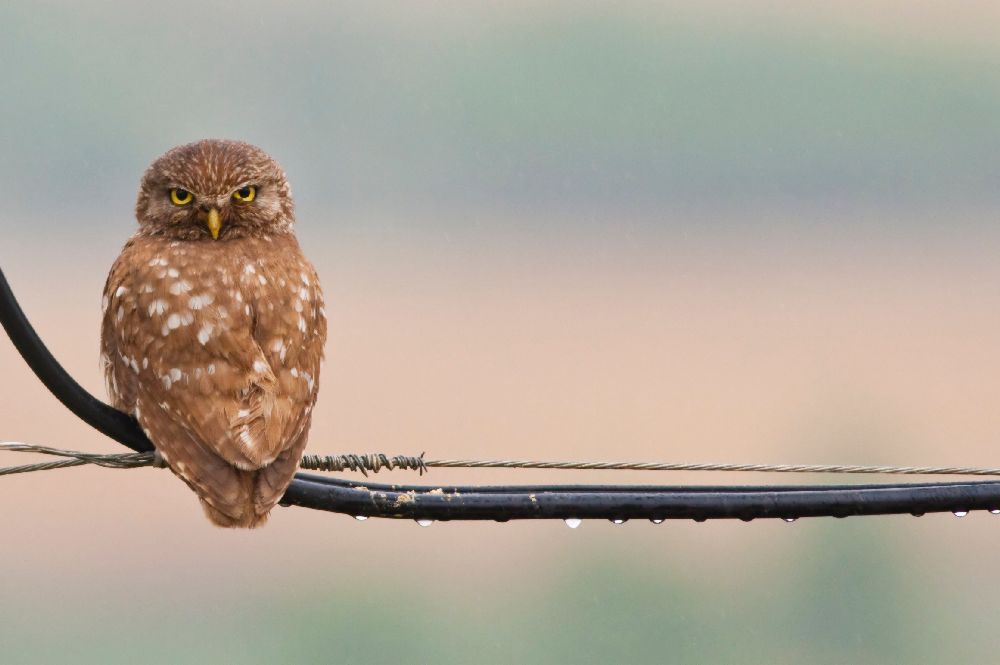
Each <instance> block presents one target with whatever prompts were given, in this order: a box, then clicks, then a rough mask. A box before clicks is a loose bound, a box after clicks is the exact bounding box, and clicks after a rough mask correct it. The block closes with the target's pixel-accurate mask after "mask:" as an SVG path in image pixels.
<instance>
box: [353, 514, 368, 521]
mask: <svg viewBox="0 0 1000 665" xmlns="http://www.w3.org/2000/svg"><path fill="white" fill-rule="evenodd" d="M354 519H356V520H357V521H359V522H364V521H365V520H366V519H368V516H367V515H355V516H354Z"/></svg>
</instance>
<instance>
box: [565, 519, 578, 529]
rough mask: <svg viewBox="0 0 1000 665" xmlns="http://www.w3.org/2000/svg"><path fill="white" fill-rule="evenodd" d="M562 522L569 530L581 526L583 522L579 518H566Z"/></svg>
mask: <svg viewBox="0 0 1000 665" xmlns="http://www.w3.org/2000/svg"><path fill="white" fill-rule="evenodd" d="M563 522H565V523H566V526H568V527H569V528H571V529H575V528H577V527H578V526H580V525H581V524H583V520H582V519H580V518H579V517H567V518H566V519H564V520H563Z"/></svg>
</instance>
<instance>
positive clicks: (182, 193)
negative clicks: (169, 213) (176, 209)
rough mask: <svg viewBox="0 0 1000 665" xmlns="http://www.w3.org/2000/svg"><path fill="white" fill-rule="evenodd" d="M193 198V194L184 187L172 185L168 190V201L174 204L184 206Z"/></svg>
mask: <svg viewBox="0 0 1000 665" xmlns="http://www.w3.org/2000/svg"><path fill="white" fill-rule="evenodd" d="M193 199H194V196H193V195H192V194H191V192H189V191H188V190H186V189H181V188H180V187H174V188H173V189H171V190H170V202H171V203H173V204H174V205H175V206H186V205H187V204H189V203H191V201H192V200H193Z"/></svg>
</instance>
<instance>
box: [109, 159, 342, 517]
mask: <svg viewBox="0 0 1000 665" xmlns="http://www.w3.org/2000/svg"><path fill="white" fill-rule="evenodd" d="M135 212H136V218H137V220H138V222H139V230H138V231H137V232H136V233H135V234H134V235H133V236H132V237H131V239H129V241H128V242H127V243H126V244H125V247H124V248H123V249H122V252H121V255H120V256H119V257H118V259H117V260H116V261H115V263H114V265H113V266H112V268H111V273H110V274H109V275H108V280H107V284H106V285H105V287H104V298H103V303H102V304H103V319H102V329H101V364H102V366H103V370H104V375H105V378H106V381H107V388H108V393H109V395H110V397H111V402H112V405H113V406H115V407H116V408H118V409H121V410H122V411H125V412H126V413H130V414H132V415H134V416H135V418H136V419H137V420H138V422H139V424H140V425H141V426H142V429H143V431H144V432H145V433H146V436H148V437H149V439H150V440H151V441H152V442H153V444H154V445H155V446H156V449H157V451H159V453H160V455H161V456H162V458H163V460H164V461H165V462H166V464H167V465H168V466H169V467H170V469H171V471H173V472H174V474H176V475H177V476H179V477H180V478H181V479H182V480H183V481H184V482H185V483H187V485H188V486H189V487H190V488H191V489H192V490H194V492H195V493H196V494H197V495H198V498H199V499H200V500H201V504H202V507H203V508H204V510H205V513H206V514H207V516H208V518H209V519H210V520H211V521H212V522H213V523H215V524H217V525H219V526H223V527H244V528H252V527H256V526H259V525H261V524H263V523H264V522H265V521H266V520H267V516H268V513H269V512H270V510H271V508H272V507H274V504H275V503H276V502H277V501H278V500H279V499H280V498H281V496H282V494H283V493H284V492H285V489H286V488H287V487H288V484H289V483H290V482H291V479H292V476H293V475H294V473H295V470H296V467H297V466H298V461H299V459H300V457H301V455H302V451H303V449H304V448H305V446H306V439H307V437H308V434H309V425H310V421H311V414H312V409H313V406H314V405H315V403H316V394H317V391H318V389H319V375H320V366H321V364H322V360H323V346H324V342H325V340H326V313H325V311H324V309H323V295H322V292H321V291H320V285H319V280H318V279H317V277H316V271H315V270H314V269H313V266H312V265H311V264H310V263H309V261H308V260H306V258H305V256H303V254H302V250H301V249H300V248H299V244H298V241H297V240H296V238H295V232H294V221H295V219H294V215H293V204H292V197H291V192H290V189H289V186H288V181H287V180H286V179H285V174H284V172H283V171H282V169H281V167H279V166H278V164H277V163H276V162H275V161H274V160H273V159H271V157H269V156H268V155H267V154H266V153H265V152H264V151H263V150H261V149H260V148H257V147H254V146H252V145H249V144H246V143H241V142H238V141H223V140H204V141H198V142H196V143H190V144H188V145H183V146H180V147H177V148H174V149H172V150H170V151H168V152H167V153H165V154H164V155H163V156H161V157H160V158H159V159H157V160H156V161H154V162H153V163H152V165H151V166H150V167H149V169H147V171H146V173H145V174H144V175H143V177H142V182H141V185H140V187H139V195H138V200H137V202H136V208H135Z"/></svg>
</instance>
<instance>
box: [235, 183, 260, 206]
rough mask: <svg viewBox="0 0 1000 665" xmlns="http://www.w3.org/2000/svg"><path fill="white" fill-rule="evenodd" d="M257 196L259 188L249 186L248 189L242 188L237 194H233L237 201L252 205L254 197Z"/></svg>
mask: <svg viewBox="0 0 1000 665" xmlns="http://www.w3.org/2000/svg"><path fill="white" fill-rule="evenodd" d="M255 196H257V188H256V187H254V186H253V185H247V186H246V187H240V188H239V189H237V190H236V191H235V192H233V198H234V199H236V200H237V201H243V202H244V203H250V202H251V201H253V199H254V197H255Z"/></svg>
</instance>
